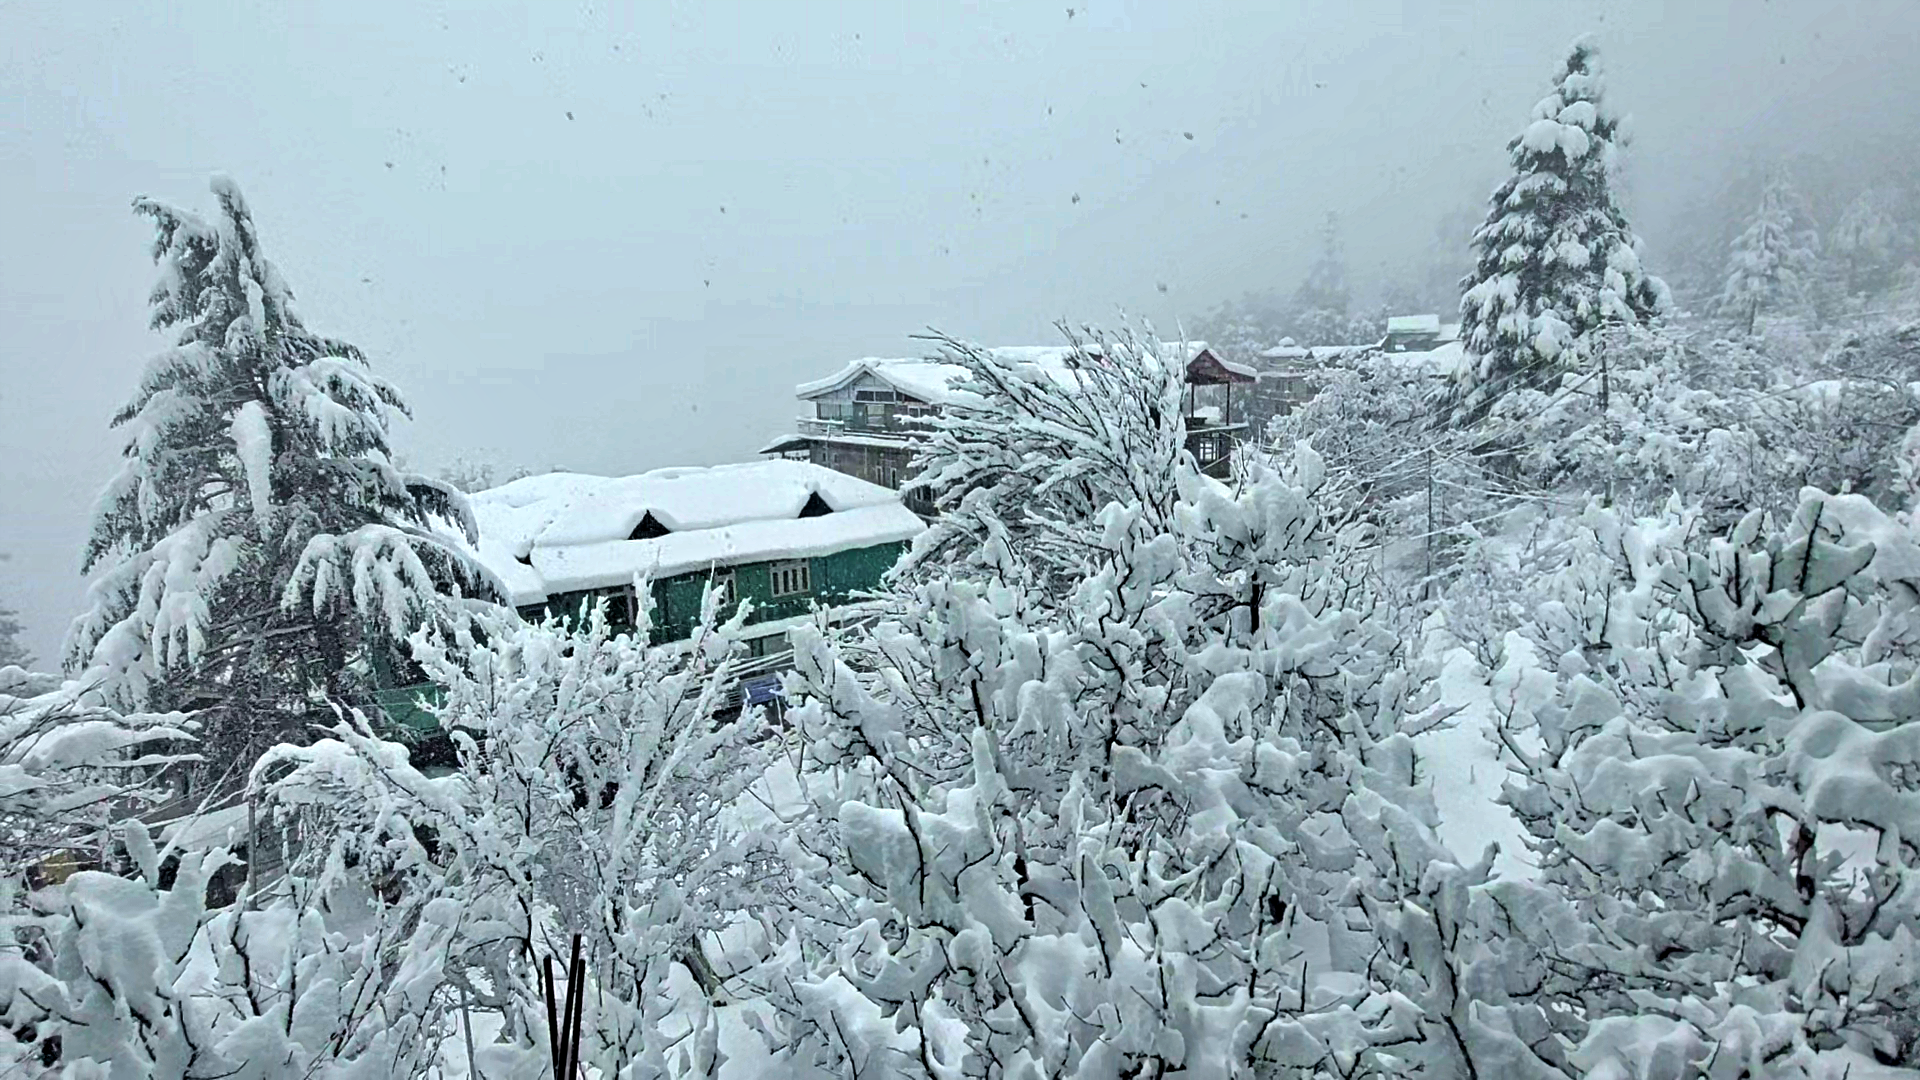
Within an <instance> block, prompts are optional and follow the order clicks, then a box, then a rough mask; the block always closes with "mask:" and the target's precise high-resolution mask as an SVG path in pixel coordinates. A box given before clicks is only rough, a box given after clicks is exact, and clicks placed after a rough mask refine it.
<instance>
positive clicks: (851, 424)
mask: <svg viewBox="0 0 1920 1080" xmlns="http://www.w3.org/2000/svg"><path fill="white" fill-rule="evenodd" d="M794 423H795V424H796V425H797V429H798V430H799V432H800V434H802V435H813V436H819V437H826V438H831V437H833V436H835V435H879V436H883V437H898V438H905V437H909V436H913V435H918V434H920V433H922V432H924V431H925V430H926V429H927V428H926V417H923V416H894V417H892V418H891V419H890V420H889V419H887V418H883V417H880V416H870V417H859V416H856V417H854V418H853V419H851V420H825V419H821V418H820V417H817V416H801V417H796V418H795V419H794Z"/></svg>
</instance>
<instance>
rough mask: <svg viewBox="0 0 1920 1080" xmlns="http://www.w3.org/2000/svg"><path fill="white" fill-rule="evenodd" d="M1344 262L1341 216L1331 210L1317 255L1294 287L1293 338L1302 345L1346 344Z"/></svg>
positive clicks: (1350, 298) (1350, 300)
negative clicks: (1298, 284)
mask: <svg viewBox="0 0 1920 1080" xmlns="http://www.w3.org/2000/svg"><path fill="white" fill-rule="evenodd" d="M1352 306H1353V295H1352V293H1351V292H1350V291H1349V290H1348V288H1347V263H1346V258H1345V256H1344V255H1342V253H1341V250H1340V219H1339V218H1338V217H1337V216H1336V215H1335V214H1333V213H1332V212H1331V211H1329V212H1328V214H1327V218H1326V221H1325V222H1324V223H1323V224H1322V225H1321V227H1320V254H1319V255H1318V256H1317V257H1316V258H1315V259H1314V262H1313V265H1312V266H1311V267H1309V268H1308V269H1307V276H1306V277H1305V278H1304V279H1302V280H1301V282H1300V287H1299V288H1298V289H1295V290H1294V294H1293V308H1294V316H1293V319H1292V320H1291V322H1290V324H1289V325H1290V327H1291V329H1292V333H1293V337H1294V338H1295V339H1296V340H1297V341H1299V342H1300V344H1302V345H1346V344H1351V343H1352V341H1353V340H1354V339H1353V338H1351V337H1350V336H1349V330H1350V329H1351V328H1352V324H1353V320H1352V319H1351V318H1350V316H1349V310H1350V309H1351V308H1352Z"/></svg>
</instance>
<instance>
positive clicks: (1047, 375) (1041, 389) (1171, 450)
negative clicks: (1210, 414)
mask: <svg viewBox="0 0 1920 1080" xmlns="http://www.w3.org/2000/svg"><path fill="white" fill-rule="evenodd" d="M1062 332H1063V333H1065V334H1066V336H1067V341H1068V345H1069V349H1070V352H1069V355H1068V357H1067V359H1066V362H1065V365H1064V367H1054V366H1052V365H1044V366H1043V365H1040V364H1033V363H1025V362H1021V361H1018V360H1015V359H1009V358H1003V357H1000V356H996V355H995V354H994V353H993V352H992V351H991V350H988V349H984V348H981V347H979V346H977V345H972V344H968V343H966V342H962V341H958V340H955V339H952V338H943V339H941V346H942V355H943V359H945V360H946V361H947V362H948V363H951V364H954V365H957V366H959V367H962V368H964V369H965V371H966V376H965V377H964V378H963V379H961V380H958V381H956V382H955V383H954V386H953V388H954V389H955V390H957V391H960V392H962V393H964V394H970V395H972V396H973V400H972V401H970V402H963V403H961V404H958V405H955V406H952V407H951V408H950V409H949V411H948V414H947V415H945V416H943V417H941V418H939V419H937V420H934V421H933V422H932V426H933V431H932V433H931V435H930V436H929V437H928V438H927V439H926V440H925V442H923V443H922V445H921V447H920V450H919V456H918V457H917V458H916V467H917V468H919V469H920V470H921V471H920V475H921V477H922V479H923V480H924V481H925V482H926V483H928V484H929V485H930V486H931V487H932V488H933V490H934V492H935V500H936V505H937V506H938V507H939V509H940V515H939V517H938V518H937V519H936V520H935V521H934V523H933V524H932V526H931V527H929V528H928V529H927V531H926V532H925V533H923V534H922V535H921V536H920V537H918V538H917V539H916V540H915V541H914V546H913V550H912V551H911V553H910V554H909V555H908V556H907V558H906V559H905V560H904V561H903V563H902V565H901V567H900V568H899V569H898V571H897V572H898V573H902V574H905V575H908V576H913V575H916V574H922V573H923V572H928V571H930V572H932V573H945V572H948V571H949V570H950V569H951V568H953V567H954V564H955V563H956V562H957V561H959V560H965V561H966V563H967V564H969V565H972V564H984V565H986V566H989V567H991V568H993V569H994V570H995V571H996V572H998V573H1000V574H1001V575H1002V576H1003V577H1006V578H1007V580H1009V581H1013V580H1016V578H1015V577H1014V575H1013V573H1012V570H1013V568H1014V567H1016V566H1017V567H1021V568H1023V572H1024V573H1027V574H1030V575H1032V583H1033V585H1034V587H1036V588H1043V589H1052V590H1054V591H1056V592H1058V591H1060V590H1062V589H1065V588H1068V587H1070V586H1071V583H1072V582H1073V581H1074V580H1076V579H1077V578H1078V576H1080V575H1079V570H1080V567H1082V566H1084V565H1085V562H1086V554H1085V547H1086V541H1085V537H1084V533H1085V532H1086V530H1087V528H1088V527H1089V523H1091V522H1092V521H1093V519H1094V516H1095V515H1096V514H1097V513H1099V511H1100V510H1101V508H1103V507H1105V506H1106V505H1108V504H1109V503H1111V502H1115V501H1118V502H1123V503H1128V504H1132V505H1136V506H1139V507H1140V508H1141V512H1142V513H1145V514H1146V515H1148V521H1149V523H1150V526H1153V527H1158V526H1160V525H1163V524H1164V523H1165V522H1166V520H1167V518H1168V516H1169V515H1170V514H1171V513H1172V510H1173V497H1174V492H1173V488H1172V485H1171V484H1170V483H1168V482H1167V479H1166V478H1169V477H1171V476H1172V475H1173V468H1174V465H1175V463H1176V462H1177V461H1179V459H1180V457H1181V455H1182V454H1184V453H1185V433H1184V428H1183V427H1182V423H1183V421H1182V419H1181V412H1182V409H1181V401H1182V397H1181V395H1182V392H1183V391H1184V389H1185V367H1184V365H1183V364H1181V363H1177V362H1169V359H1168V358H1167V357H1166V356H1164V355H1163V352H1164V350H1163V348H1162V346H1161V343H1160V342H1159V340H1158V339H1157V338H1155V337H1154V336H1153V335H1152V334H1151V333H1150V332H1135V331H1133V330H1122V331H1120V332H1118V333H1111V334H1108V333H1100V332H1098V331H1093V330H1088V331H1087V332H1085V333H1075V332H1072V331H1071V330H1069V329H1068V328H1066V327H1062ZM923 568H926V569H925V570H923Z"/></svg>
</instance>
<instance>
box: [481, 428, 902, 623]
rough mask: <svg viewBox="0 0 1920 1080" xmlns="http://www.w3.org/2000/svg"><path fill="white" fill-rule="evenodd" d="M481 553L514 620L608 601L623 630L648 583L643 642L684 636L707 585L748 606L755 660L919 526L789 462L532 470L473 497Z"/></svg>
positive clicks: (567, 614)
mask: <svg viewBox="0 0 1920 1080" xmlns="http://www.w3.org/2000/svg"><path fill="white" fill-rule="evenodd" d="M470 502H471V504H472V506H473V511H474V517H475V519H476V521H477V522H478V524H479V527H480V544H479V548H478V550H477V551H476V554H477V555H478V557H479V559H480V561H481V562H482V563H483V564H485V565H486V567H487V568H488V569H490V570H492V571H493V572H494V574H495V575H496V576H498V577H499V578H500V579H501V581H502V582H504V583H505V584H506V586H507V588H508V589H509V590H510V593H511V599H512V602H513V604H514V606H515V607H516V608H517V609H518V610H519V611H520V613H521V614H522V615H523V616H526V617H529V618H539V617H544V616H546V615H549V614H552V615H557V616H559V617H561V618H563V619H568V620H571V619H577V618H579V617H581V615H582V614H583V613H584V612H585V611H586V610H587V607H588V605H590V604H593V603H596V602H599V601H601V600H604V601H606V602H607V605H608V619H609V621H610V622H611V623H612V624H613V626H614V627H615V628H616V629H617V630H627V629H631V628H633V627H634V626H635V625H636V623H637V615H638V613H639V610H640V608H639V604H640V602H641V600H642V598H641V597H638V596H636V595H635V594H634V591H633V589H634V579H635V577H636V576H639V577H643V578H645V579H646V582H647V588H648V590H649V595H648V596H647V597H645V598H644V599H645V600H646V601H648V602H650V606H651V616H650V617H651V623H650V633H651V640H652V641H653V642H654V643H656V644H661V643H668V642H674V641H679V640H682V639H684V638H686V637H687V636H688V635H689V634H690V633H691V631H692V629H693V627H694V626H695V625H696V624H697V623H698V622H699V619H700V597H701V593H702V590H703V589H705V587H706V586H707V584H708V583H709V582H712V583H714V584H715V585H716V586H717V587H719V588H721V589H722V590H724V593H725V595H726V596H728V597H730V598H736V599H744V600H749V601H751V602H752V608H751V613H750V614H749V615H748V617H747V626H748V628H749V640H748V644H749V648H750V651H751V652H752V654H753V655H755V656H759V655H764V654H766V653H771V652H778V651H781V650H783V649H785V648H786V640H785V630H787V629H788V628H790V626H791V625H792V624H793V622H794V621H795V620H797V619H802V618H807V617H809V615H810V613H811V612H812V610H813V609H814V607H815V605H821V606H824V607H828V608H832V607H836V606H839V605H842V604H844V603H846V602H847V601H848V600H849V599H850V598H852V597H853V596H854V594H856V593H859V592H862V591H866V590H870V589H874V588H877V587H878V586H879V585H880V583H881V577H882V575H884V574H885V573H886V571H887V570H888V569H889V568H890V567H892V565H893V564H894V562H895V561H896V560H897V559H898V558H899V556H900V554H901V553H902V552H903V551H905V550H906V547H907V544H908V542H909V541H911V540H912V539H913V537H914V536H915V535H917V534H918V533H919V532H920V531H921V530H922V529H923V528H924V527H925V526H924V525H923V523H922V522H921V521H920V519H919V518H918V517H916V516H915V515H914V514H913V513H912V512H911V511H909V510H907V509H906V507H904V506H903V505H901V502H900V497H899V495H898V494H897V493H895V492H893V491H890V490H888V489H887V488H885V487H882V486H880V485H878V484H873V483H868V482H866V481H864V480H861V479H859V478H857V477H854V476H850V475H848V474H846V473H843V472H837V471H834V470H832V469H828V468H825V467H823V466H819V465H814V464H810V463H807V462H799V461H781V460H775V461H759V462H748V463H746V464H738V465H716V466H712V467H709V468H688V469H657V470H655V471H653V472H649V473H642V474H640V475H638V476H626V477H601V476H582V475H579V474H574V473H549V474H547V475H544V476H529V477H525V478H522V479H520V480H516V481H514V482H512V483H510V484H506V485H503V486H501V487H498V488H494V489H492V490H490V491H483V492H479V493H477V494H475V495H473V496H471V497H470Z"/></svg>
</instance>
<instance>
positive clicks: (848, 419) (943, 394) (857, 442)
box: [760, 342, 1251, 517]
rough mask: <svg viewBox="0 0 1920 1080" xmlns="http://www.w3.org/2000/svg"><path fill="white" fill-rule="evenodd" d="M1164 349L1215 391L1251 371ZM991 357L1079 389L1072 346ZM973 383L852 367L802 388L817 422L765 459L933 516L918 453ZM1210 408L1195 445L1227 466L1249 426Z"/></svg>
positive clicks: (960, 375)
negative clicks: (888, 493) (889, 496)
mask: <svg viewBox="0 0 1920 1080" xmlns="http://www.w3.org/2000/svg"><path fill="white" fill-rule="evenodd" d="M1162 348H1163V349H1164V350H1165V351H1166V355H1167V357H1168V358H1169V359H1170V360H1180V359H1182V357H1181V356H1180V353H1181V351H1182V350H1184V353H1185V357H1184V359H1185V361H1186V362H1187V363H1188V367H1189V373H1190V375H1191V374H1192V373H1193V372H1194V371H1196V370H1197V371H1198V372H1199V373H1200V375H1201V377H1202V378H1206V379H1211V380H1214V381H1211V382H1207V383H1205V384H1203V385H1206V386H1208V387H1219V386H1223V385H1225V382H1224V380H1228V379H1232V380H1236V381H1239V380H1240V379H1241V376H1242V375H1244V374H1245V373H1246V372H1250V371H1251V369H1247V368H1245V367H1244V365H1233V367H1234V368H1236V369H1244V370H1242V371H1241V373H1240V374H1231V373H1228V370H1227V368H1225V367H1222V366H1221V364H1222V363H1223V362H1222V361H1221V360H1220V358H1219V357H1218V356H1217V355H1216V354H1215V353H1214V352H1213V351H1212V350H1211V349H1208V348H1207V346H1206V344H1205V343H1204V342H1193V343H1189V344H1187V345H1185V346H1181V345H1179V344H1177V343H1172V342H1169V343H1166V344H1164V345H1163V346H1162ZM991 351H992V352H993V354H994V355H995V356H996V357H998V358H1000V359H1002V360H1006V361H1009V362H1013V363H1029V364H1034V365H1037V366H1038V367H1039V368H1040V370H1042V371H1045V372H1047V373H1048V374H1049V375H1052V376H1053V377H1055V378H1057V379H1059V380H1060V381H1061V382H1062V383H1063V384H1065V385H1068V386H1073V385H1077V384H1075V383H1074V382H1073V380H1074V379H1075V375H1074V374H1073V371H1072V369H1071V368H1070V367H1069V365H1068V357H1069V356H1070V355H1072V353H1073V348H1072V347H1071V346H1064V345H1062V346H1046V345H1028V346H1007V347H1002V348H996V349H993V350H991ZM1203 360H1204V362H1203ZM1195 363H1199V364H1200V367H1199V368H1198V369H1195V368H1194V367H1193V364H1195ZM966 377H967V370H966V369H965V368H963V367H961V366H959V365H957V364H950V363H945V362H943V361H940V360H932V359H882V358H877V357H870V358H867V359H864V360H856V361H853V362H852V363H850V364H848V365H847V366H846V367H844V368H842V369H841V370H840V371H838V372H837V373H835V374H833V375H830V376H828V377H827V378H824V379H818V380H815V381H813V382H809V383H802V384H801V385H800V386H798V387H795V389H794V393H795V396H797V397H798V398H799V399H800V400H801V401H802V402H804V403H805V404H806V406H807V407H808V408H809V409H810V411H811V415H807V416H802V417H800V418H799V420H798V421H797V423H796V427H797V430H796V431H794V432H792V433H789V434H786V435H782V436H780V437H779V438H777V439H774V440H773V441H772V442H770V443H768V444H767V445H766V446H764V447H762V448H761V450H760V452H761V453H762V454H771V455H776V456H777V457H780V458H784V459H787V460H792V461H804V462H808V463H810V464H813V465H819V466H823V467H825V468H828V469H832V470H835V471H836V472H843V473H846V474H847V475H849V476H855V477H858V478H860V479H862V480H865V481H867V482H869V483H873V484H878V485H880V486H882V487H886V488H893V489H896V490H899V491H900V492H901V498H902V501H903V503H904V504H905V505H906V506H907V507H908V508H909V509H911V510H913V511H914V512H915V513H917V514H920V515H921V516H922V517H930V516H932V514H933V493H932V492H931V491H930V490H928V489H927V488H926V487H925V486H924V485H921V484H918V483H916V482H915V479H914V473H913V456H914V451H915V448H916V445H917V444H918V442H919V440H920V439H921V438H923V437H924V435H925V433H926V431H927V421H928V420H929V419H930V418H932V417H935V416H938V415H940V414H941V413H943V412H945V411H946V410H947V409H950V408H952V407H954V406H956V405H963V404H965V402H966V401H967V399H968V395H967V394H966V393H965V392H963V391H960V390H958V389H956V387H957V386H958V384H959V383H961V382H962V381H963V380H965V378H966ZM1208 403H1209V402H1207V401H1200V402H1190V405H1191V406H1192V407H1191V408H1190V409H1189V413H1190V414H1192V413H1193V409H1201V410H1202V411H1201V412H1200V413H1199V414H1197V419H1199V420H1200V421H1202V426H1204V427H1205V428H1206V430H1204V431H1200V430H1198V429H1196V428H1192V427H1191V426H1190V430H1189V434H1188V446H1189V448H1190V449H1194V450H1195V452H1196V454H1197V455H1198V454H1200V453H1202V452H1204V453H1205V454H1206V455H1207V456H1206V458H1205V460H1204V461H1203V462H1202V464H1203V465H1206V466H1214V465H1216V464H1217V463H1219V462H1222V461H1224V460H1225V458H1226V456H1227V452H1228V449H1229V448H1230V446H1231V444H1232V441H1234V440H1237V439H1238V438H1240V437H1242V436H1243V435H1244V433H1245V430H1246V424H1245V423H1240V424H1239V425H1238V426H1237V428H1234V429H1233V430H1228V428H1227V427H1226V426H1225V424H1226V423H1227V422H1226V421H1222V422H1214V421H1213V420H1212V419H1211V415H1212V414H1210V413H1206V412H1205V411H1204V407H1205V405H1206V404H1208Z"/></svg>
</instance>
